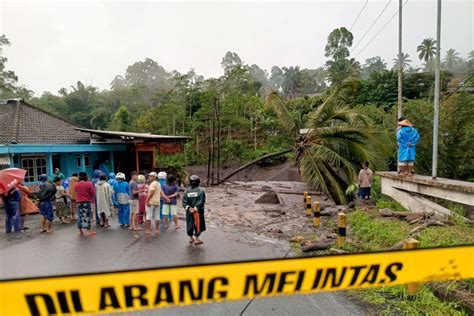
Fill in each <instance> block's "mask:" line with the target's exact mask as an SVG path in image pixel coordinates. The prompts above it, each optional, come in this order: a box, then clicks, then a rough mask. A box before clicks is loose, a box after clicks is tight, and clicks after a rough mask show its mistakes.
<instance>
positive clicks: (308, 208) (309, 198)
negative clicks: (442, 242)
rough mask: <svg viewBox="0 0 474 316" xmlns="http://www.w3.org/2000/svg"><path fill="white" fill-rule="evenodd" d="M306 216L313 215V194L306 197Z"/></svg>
mask: <svg viewBox="0 0 474 316" xmlns="http://www.w3.org/2000/svg"><path fill="white" fill-rule="evenodd" d="M306 216H311V196H310V195H308V196H307V197H306Z"/></svg>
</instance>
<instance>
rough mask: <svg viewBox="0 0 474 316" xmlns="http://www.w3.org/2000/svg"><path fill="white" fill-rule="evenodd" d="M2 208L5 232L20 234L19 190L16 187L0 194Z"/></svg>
mask: <svg viewBox="0 0 474 316" xmlns="http://www.w3.org/2000/svg"><path fill="white" fill-rule="evenodd" d="M2 199H3V208H4V209H5V213H6V216H5V231H6V232H7V233H11V232H12V230H15V233H19V232H21V228H22V227H21V215H20V200H21V194H20V190H18V189H17V188H16V187H13V188H11V189H10V190H9V191H8V192H6V193H4V194H2Z"/></svg>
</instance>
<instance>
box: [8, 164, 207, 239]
mask: <svg viewBox="0 0 474 316" xmlns="http://www.w3.org/2000/svg"><path fill="white" fill-rule="evenodd" d="M38 181H39V182H40V186H39V195H38V208H39V212H40V215H41V216H42V228H41V232H43V233H52V232H53V220H54V217H55V215H56V217H57V218H58V219H59V221H60V223H62V224H67V223H70V221H76V224H77V228H78V235H79V236H84V235H87V236H94V235H96V231H95V230H94V229H93V225H92V224H93V221H94V220H95V222H96V226H100V227H103V228H108V227H110V226H111V220H112V219H113V218H115V217H117V221H118V225H119V226H120V227H122V228H128V229H129V230H131V231H134V232H138V231H141V230H142V228H141V227H140V226H141V225H142V224H144V223H145V224H146V226H145V232H146V234H147V235H150V234H151V233H152V231H153V234H154V235H155V236H158V235H159V232H160V223H163V228H164V229H167V228H168V227H169V224H170V222H171V221H172V222H173V223H174V227H175V229H179V228H180V225H179V222H178V217H177V215H178V206H177V198H178V196H179V194H180V187H179V186H178V185H177V183H176V179H175V177H174V176H173V175H167V174H166V172H163V171H162V172H159V173H158V174H157V173H156V172H151V173H149V174H148V177H145V175H142V174H138V173H137V172H132V173H131V175H130V181H129V182H128V181H127V180H126V177H125V174H123V173H121V172H119V173H117V174H116V175H115V174H114V173H109V174H108V175H106V174H104V173H103V172H102V171H100V170H96V171H95V172H94V176H93V178H92V179H90V177H89V176H88V175H87V174H86V173H85V172H80V173H79V174H72V175H71V177H68V178H66V177H65V176H64V175H63V174H62V173H61V172H60V170H59V169H58V168H56V169H55V171H54V174H53V177H52V181H50V180H49V179H48V177H47V175H44V174H43V175H40V176H39V177H38ZM199 184H200V181H199V177H197V176H191V177H190V178H189V187H188V188H186V190H185V191H184V197H183V208H184V210H185V212H186V222H187V223H186V227H187V233H188V236H189V238H190V242H193V243H196V244H201V243H202V241H201V240H200V239H199V235H200V234H201V232H202V231H204V230H205V229H206V227H205V220H204V203H205V193H204V191H203V190H202V189H201V188H200V187H199ZM22 190H28V188H27V187H26V186H23V185H21V186H20V185H19V186H18V187H17V188H14V189H13V190H11V191H10V192H8V194H4V195H3V196H2V197H3V200H4V207H5V210H6V213H7V218H6V224H7V225H6V231H7V233H9V232H11V231H12V230H14V231H20V230H21V225H22V224H21V222H18V221H19V219H18V218H19V217H20V216H19V215H18V214H20V209H21V207H20V201H21V196H22V193H21V192H22ZM28 193H29V192H26V193H25V195H26V197H27V196H28ZM30 203H31V204H32V205H33V206H35V204H33V203H32V202H31V200H30ZM38 208H37V209H38ZM17 213H18V214H17ZM17 215H18V216H17ZM17 217H18V218H17Z"/></svg>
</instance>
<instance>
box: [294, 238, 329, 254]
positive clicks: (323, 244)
mask: <svg viewBox="0 0 474 316" xmlns="http://www.w3.org/2000/svg"><path fill="white" fill-rule="evenodd" d="M332 245H334V241H317V242H314V243H311V244H309V245H306V246H303V247H301V251H303V252H308V251H315V250H325V249H328V248H331V246H332Z"/></svg>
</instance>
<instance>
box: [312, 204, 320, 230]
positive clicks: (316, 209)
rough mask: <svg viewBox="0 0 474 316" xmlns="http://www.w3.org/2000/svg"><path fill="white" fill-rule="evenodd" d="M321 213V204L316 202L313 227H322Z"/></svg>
mask: <svg viewBox="0 0 474 316" xmlns="http://www.w3.org/2000/svg"><path fill="white" fill-rule="evenodd" d="M319 211H320V206H319V202H318V201H316V202H314V204H313V225H314V226H316V227H319V225H321V219H320V218H319V215H320V214H319Z"/></svg>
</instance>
